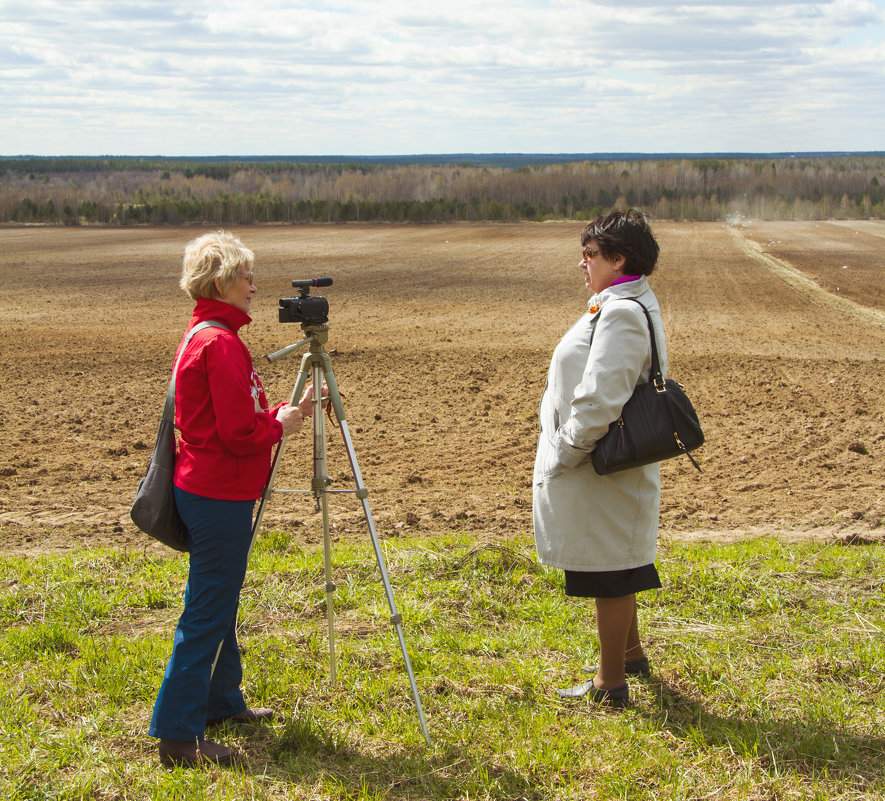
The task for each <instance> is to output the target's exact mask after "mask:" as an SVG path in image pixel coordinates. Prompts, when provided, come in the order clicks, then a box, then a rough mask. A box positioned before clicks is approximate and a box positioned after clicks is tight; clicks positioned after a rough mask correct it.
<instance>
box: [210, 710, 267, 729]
mask: <svg viewBox="0 0 885 801" xmlns="http://www.w3.org/2000/svg"><path fill="white" fill-rule="evenodd" d="M272 718H273V710H272V709H244V710H243V711H242V712H237V714H236V715H228V716H227V717H226V718H212V720H207V721H206V725H207V726H218V725H220V724H222V723H255V722H256V721H260V720H266V721H270V720H271V719H272Z"/></svg>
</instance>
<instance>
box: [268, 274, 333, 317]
mask: <svg viewBox="0 0 885 801" xmlns="http://www.w3.org/2000/svg"><path fill="white" fill-rule="evenodd" d="M292 286H294V287H296V288H297V289H298V290H299V294H298V297H297V298H280V308H279V313H280V322H281V323H302V324H305V325H322V324H323V323H326V322H328V320H329V301H327V300H326V299H325V298H321V297H318V296H314V297H312V296H311V295H310V288H311V287H312V286H332V279H331V278H308V279H307V280H306V281H293V282H292Z"/></svg>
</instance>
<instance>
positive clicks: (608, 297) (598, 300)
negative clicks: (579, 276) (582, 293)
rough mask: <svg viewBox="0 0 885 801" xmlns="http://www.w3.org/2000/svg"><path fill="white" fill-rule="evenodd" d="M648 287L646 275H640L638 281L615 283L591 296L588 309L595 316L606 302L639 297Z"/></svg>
mask: <svg viewBox="0 0 885 801" xmlns="http://www.w3.org/2000/svg"><path fill="white" fill-rule="evenodd" d="M648 289H649V286H648V278H646V277H645V276H644V275H642V276H640V277H639V278H638V279H637V280H636V281H628V282H627V283H625V284H615V286H610V287H609V288H608V289H603V290H602V292H600V293H598V294H596V295H594V296H593V297H592V298H590V300H588V301H587V311H588V313H589V314H590V316H591V317H594V316H595V315H597V314H599V312H600V311H601V310H602V307H603V306H605V304H606V303H611V302H612V301H613V300H621V299H622V298H638V297H639V296H640V295H641V294H643V293H644V292H647V291H648Z"/></svg>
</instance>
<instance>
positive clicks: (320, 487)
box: [249, 323, 431, 745]
mask: <svg viewBox="0 0 885 801" xmlns="http://www.w3.org/2000/svg"><path fill="white" fill-rule="evenodd" d="M301 329H302V331H304V333H305V334H306V335H307V336H306V339H303V340H302V341H301V342H297V343H295V344H294V345H289V346H287V347H285V348H282V349H281V350H278V351H275V352H274V353H271V354H269V355H268V356H267V357H266V358H267V360H268V361H269V362H276V361H278V360H279V359H282V358H284V357H286V356H288V355H289V354H291V353H293V352H294V351H295V350H297V349H298V348H300V347H302V346H303V345H309V349H308V351H307V353H305V354H304V355H303V356H302V358H301V369H300V370H299V371H298V377H297V379H296V381H295V387H294V388H293V390H292V396H291V398H290V399H289V404H290V405H295V404H296V403H298V400H299V399H300V397H301V393H302V392H304V388H305V387H306V386H307V380H308V378H310V379H311V380H312V382H313V401H312V402H313V479H312V480H311V488H310V490H275V489H274V483H275V481H276V474H277V469H278V468H279V465H280V458H281V456H282V455H283V452H284V450H285V446H286V439H287V438H286V437H283V439H282V440H281V441H280V443H279V445H278V446H277V450H276V453H275V454H274V458H273V463H272V465H271V469H270V475H269V477H268V480H267V486H266V487H265V488H264V490H263V491H262V493H261V501H260V503H259V505H258V511H257V513H256V515H255V522H254V523H253V525H252V544H251V545H250V546H249V550H250V552H251V550H252V546H253V545H254V544H255V538H256V536H257V534H258V529H259V526H260V525H261V520H262V517H263V516H264V512H265V509H266V508H267V504H268V502H269V501H270V496H271V495H272V494H273V493H274V492H281V493H285V492H289V493H296V492H311V493H313V496H314V498H315V500H316V503H317V507H318V508H319V510H320V512H321V515H322V524H323V560H324V564H325V573H326V619H327V621H328V628H329V678H330V681H331V683H332V686H333V687H334V686H335V684H336V681H337V673H336V668H335V610H334V603H333V599H332V596H333V593H334V592H335V584H334V582H333V580H332V557H331V550H332V540H331V536H330V534H329V504H328V497H329V494H330V490H329V483H330V481H329V477H328V473H327V459H326V421H325V417H324V415H323V401H324V400H326V401H328V402H329V403H331V404H332V409H333V411H334V412H335V419H336V420H337V421H338V427H339V428H340V429H341V435H342V437H343V439H344V447H345V449H346V451H347V458H348V460H349V461H350V469H351V472H352V473H353V479H354V483H355V485H356V489H355V490H337V491H336V490H333V491H332V492H336V493H343V492H352V493H354V494H355V495H356V497H357V498H359V499H360V501H361V502H362V505H363V514H364V516H365V518H366V524H367V526H368V529H369V535H370V537H371V539H372V547H373V548H374V550H375V560H376V561H377V563H378V571H379V572H380V574H381V581H382V583H383V584H384V592H385V595H386V596H387V604H388V606H389V608H390V622H391V624H392V625H393V626H394V628H395V629H396V635H397V638H398V639H399V646H400V651H401V652H402V655H403V661H404V662H405V666H406V672H407V673H408V676H409V684H410V685H411V688H412V697H413V698H414V700H415V709H416V711H417V713H418V720H419V721H420V723H421V729H422V731H423V732H424V739H425V740H426V741H427V744H428V745H431V740H430V734H429V732H428V731H427V723H426V722H425V720H424V709H423V708H422V706H421V698H420V697H419V695H418V687H417V685H416V683H415V674H414V673H413V672H412V663H411V661H410V660H409V652H408V650H407V649H406V641H405V637H404V636H403V617H402V615H401V614H400V613H399V611H398V610H397V606H396V601H395V599H394V597H393V589H392V588H391V586H390V579H389V578H388V576H387V566H386V563H385V559H384V553H383V552H382V550H381V544H380V542H379V541H378V533H377V531H376V530H375V521H374V520H373V518H372V512H371V509H370V508H369V491H368V489H366V485H365V483H364V482H363V476H362V473H361V472H360V468H359V464H358V463H357V459H356V453H355V452H354V448H353V440H352V439H351V436H350V429H349V428H348V426H347V419H346V416H345V414H344V404H343V403H342V402H341V395H340V393H339V392H338V384H337V382H336V381H335V374H334V373H333V372H332V360H331V359H330V358H329V355H328V354H327V353H326V351H325V348H324V346H325V344H326V342H327V341H328V338H329V326H328V325H313V324H309V323H302V324H301ZM324 380H325V384H326V386H327V387H328V389H329V395H328V398H325V399H324V398H323V397H322V390H323V381H324Z"/></svg>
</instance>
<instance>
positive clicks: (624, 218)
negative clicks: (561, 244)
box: [581, 209, 661, 275]
mask: <svg viewBox="0 0 885 801" xmlns="http://www.w3.org/2000/svg"><path fill="white" fill-rule="evenodd" d="M591 240H594V241H595V242H596V243H597V244H598V245H599V252H600V253H601V254H602V255H603V256H604V257H605V258H606V259H609V260H610V261H614V260H615V259H617V257H618V256H619V255H620V256H623V257H624V274H625V275H651V273H652V271H653V270H654V268H655V265H656V264H657V261H658V254H659V253H660V252H661V249H660V247H658V243H657V241H655V238H654V235H653V234H652V232H651V226H650V225H649V222H648V215H646V213H645V212H644V211H640V210H639V209H629V210H627V211H610V212H609V213H608V214H604V215H602V216H601V217H597V218H596V219H595V220H592V221H591V222H589V223H587V225H586V227H585V228H584V230H583V231H582V232H581V245H586V244H587V243H588V242H590V241H591Z"/></svg>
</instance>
